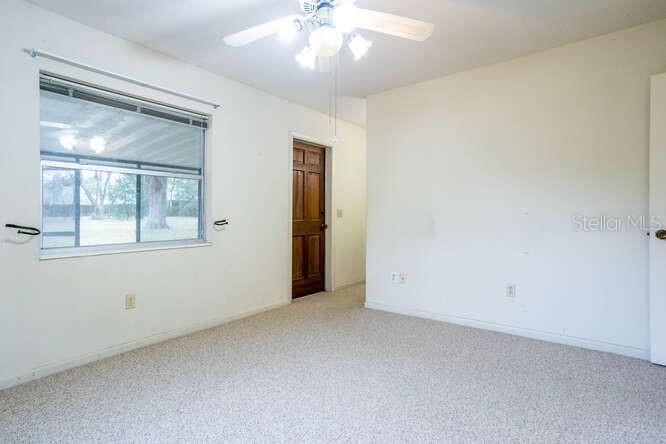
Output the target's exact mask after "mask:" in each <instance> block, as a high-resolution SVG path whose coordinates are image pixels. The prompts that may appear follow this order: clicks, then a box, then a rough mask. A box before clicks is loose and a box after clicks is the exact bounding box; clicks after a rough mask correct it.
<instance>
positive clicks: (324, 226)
mask: <svg viewBox="0 0 666 444" xmlns="http://www.w3.org/2000/svg"><path fill="white" fill-rule="evenodd" d="M321 230H322V231H324V230H328V225H326V224H321ZM664 233H665V234H664V235H665V236H666V231H664ZM664 239H666V237H665V238H664Z"/></svg>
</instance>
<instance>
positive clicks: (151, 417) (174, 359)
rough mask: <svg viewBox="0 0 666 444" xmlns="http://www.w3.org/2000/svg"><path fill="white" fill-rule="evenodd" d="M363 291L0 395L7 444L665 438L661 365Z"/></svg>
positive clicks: (665, 388) (665, 383) (306, 302)
mask: <svg viewBox="0 0 666 444" xmlns="http://www.w3.org/2000/svg"><path fill="white" fill-rule="evenodd" d="M363 291H364V289H363V287H355V288H351V289H347V290H343V291H339V292H337V293H334V294H322V295H317V296H314V297H310V298H306V299H303V300H299V301H297V302H295V303H294V304H292V305H291V306H288V307H285V308H282V309H279V310H275V311H272V312H269V313H265V314H261V315H258V316H254V317H251V318H248V319H244V320H241V321H237V322H233V323H230V324H226V325H224V326H221V327H218V328H214V329H211V330H207V331H205V332H201V333H197V334H194V335H191V336H187V337H183V338H179V339H175V340H172V341H169V342H165V343H162V344H158V345H155V346H151V347H147V348H144V349H140V350H136V351H133V352H130V353H125V354H123V355H120V356H116V357H113V358H109V359H105V360H103V361H99V362H96V363H93V364H90V365H86V366H84V367H80V368H76V369H73V370H69V371H66V372H63V373H60V374H57V375H53V376H49V377H46V378H43V379H41V380H38V381H34V382H30V383H27V384H24V385H22V386H19V387H15V388H12V389H9V390H5V391H2V392H0V442H3V443H5V442H15V441H20V442H211V441H214V442H241V441H242V442H246V441H252V442H283V441H291V442H296V441H299V442H396V441H410V442H414V441H429V442H432V441H465V442H470V441H473V442H479V441H485V442H507V441H512V442H517V441H520V442H562V441H575V442H582V441H584V442H591V441H592V442H629V441H640V442H659V441H663V442H666V369H665V368H661V367H656V366H652V365H650V364H649V363H647V362H642V361H639V360H635V359H629V358H624V357H620V356H615V355H611V354H606V353H598V352H593V351H588V350H582V349H577V348H573V347H566V346H561V345H555V344H549V343H545V342H540V341H535V340H530V339H524V338H519V337H515V336H509V335H504V334H499V333H492V332H487V331H482V330H475V329H470V328H465V327H459V326H454V325H449V324H444V323H439V322H434V321H428V320H422V319H416V318H410V317H405V316H399V315H394V314H389V313H382V312H378V311H372V310H367V309H364V308H362V299H363Z"/></svg>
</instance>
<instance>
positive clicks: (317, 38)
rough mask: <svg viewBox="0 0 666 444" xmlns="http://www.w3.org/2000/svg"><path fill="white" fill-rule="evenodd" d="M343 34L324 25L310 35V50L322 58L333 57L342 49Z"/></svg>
mask: <svg viewBox="0 0 666 444" xmlns="http://www.w3.org/2000/svg"><path fill="white" fill-rule="evenodd" d="M342 41H343V38H342V34H341V33H340V32H339V31H338V30H337V29H335V28H334V27H332V26H329V25H324V26H320V27H319V28H317V29H315V30H314V31H312V33H310V48H312V50H313V51H314V52H316V53H317V55H318V56H320V57H333V56H334V55H336V54H337V53H338V51H340V48H342Z"/></svg>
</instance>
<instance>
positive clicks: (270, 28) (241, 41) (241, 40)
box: [224, 15, 303, 47]
mask: <svg viewBox="0 0 666 444" xmlns="http://www.w3.org/2000/svg"><path fill="white" fill-rule="evenodd" d="M295 20H303V17H302V16H300V15H288V16H286V17H282V18H279V19H277V20H273V21H270V22H268V23H264V24H261V25H257V26H253V27H252V28H248V29H245V30H243V31H241V32H237V33H235V34H231V35H228V36H226V37H225V38H224V43H226V44H227V45H229V46H234V47H238V46H244V45H247V44H249V43H252V42H256V41H257V40H261V39H263V38H266V37H270V36H272V35H274V34H278V33H279V32H280V31H281V30H282V29H284V27H285V26H289V24H290V23H293V22H294V21H295Z"/></svg>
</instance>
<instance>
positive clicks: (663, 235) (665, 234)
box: [656, 230, 666, 240]
mask: <svg viewBox="0 0 666 444" xmlns="http://www.w3.org/2000/svg"><path fill="white" fill-rule="evenodd" d="M656 236H657V239H660V240H666V230H659V231H657V233H656Z"/></svg>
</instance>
